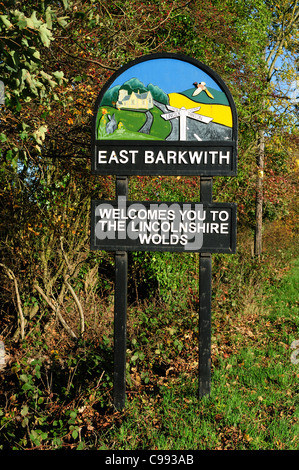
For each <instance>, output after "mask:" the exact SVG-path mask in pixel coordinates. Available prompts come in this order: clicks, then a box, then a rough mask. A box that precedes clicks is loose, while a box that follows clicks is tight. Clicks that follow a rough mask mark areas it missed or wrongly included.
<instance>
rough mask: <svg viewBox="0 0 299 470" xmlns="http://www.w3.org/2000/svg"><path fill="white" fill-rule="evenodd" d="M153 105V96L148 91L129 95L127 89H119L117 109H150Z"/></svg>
mask: <svg viewBox="0 0 299 470" xmlns="http://www.w3.org/2000/svg"><path fill="white" fill-rule="evenodd" d="M153 107H154V103H153V97H152V94H151V92H150V91H147V92H145V93H139V90H138V93H135V92H134V91H132V93H131V94H130V95H129V93H128V91H127V90H124V89H121V90H119V94H118V100H117V102H116V108H117V109H122V108H125V109H151V108H153Z"/></svg>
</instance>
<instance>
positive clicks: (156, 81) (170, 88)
mask: <svg viewBox="0 0 299 470" xmlns="http://www.w3.org/2000/svg"><path fill="white" fill-rule="evenodd" d="M130 78H138V79H139V80H140V81H141V82H142V83H143V84H144V85H145V86H147V85H148V84H149V83H152V84H153V85H157V86H159V87H160V88H161V89H162V90H163V91H164V92H165V93H167V94H168V93H175V92H182V91H185V90H188V89H189V88H192V87H193V83H194V82H198V83H200V82H206V84H207V86H208V87H210V88H214V89H215V90H219V91H222V90H221V89H220V88H219V86H218V85H217V83H216V82H215V81H214V80H213V79H212V78H211V77H210V76H209V75H207V74H206V73H205V72H204V71H203V70H201V69H200V68H198V67H196V66H195V65H193V64H191V63H189V62H186V61H184V60H180V59H172V58H165V59H163V58H161V59H150V60H147V61H145V62H140V63H138V64H136V65H133V66H132V67H130V68H129V69H127V70H126V71H125V72H123V73H122V74H121V75H119V76H118V77H117V78H116V80H115V81H114V82H113V83H112V85H111V86H110V88H111V87H113V86H115V85H123V84H124V82H126V81H127V80H130Z"/></svg>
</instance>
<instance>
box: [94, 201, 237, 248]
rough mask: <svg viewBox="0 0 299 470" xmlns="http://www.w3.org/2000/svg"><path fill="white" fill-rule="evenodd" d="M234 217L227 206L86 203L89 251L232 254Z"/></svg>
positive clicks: (148, 202)
mask: <svg viewBox="0 0 299 470" xmlns="http://www.w3.org/2000/svg"><path fill="white" fill-rule="evenodd" d="M236 218H237V207H236V205H235V204H228V203H195V202H184V203H182V202H150V201H143V202H139V201H138V202H132V201H128V200H126V198H125V197H118V200H117V201H92V211H91V249H92V250H105V251H180V252H201V253H235V250H236V226H237V224H236Z"/></svg>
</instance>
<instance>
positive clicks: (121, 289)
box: [113, 176, 128, 410]
mask: <svg viewBox="0 0 299 470" xmlns="http://www.w3.org/2000/svg"><path fill="white" fill-rule="evenodd" d="M127 195H128V177H126V176H124V177H116V198H118V197H119V196H125V197H126V198H127ZM127 287H128V253H127V252H126V251H117V252H116V253H115V293H114V296H115V297H114V373H113V374H114V375H113V400H114V406H115V407H116V408H117V409H118V410H121V409H123V408H124V406H125V400H126V349H127V344H126V343H127Z"/></svg>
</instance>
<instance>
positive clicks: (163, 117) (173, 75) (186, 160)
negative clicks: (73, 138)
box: [92, 53, 237, 176]
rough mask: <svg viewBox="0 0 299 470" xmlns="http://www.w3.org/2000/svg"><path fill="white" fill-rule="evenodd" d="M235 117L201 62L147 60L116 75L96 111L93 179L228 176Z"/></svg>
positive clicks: (168, 57) (233, 163) (232, 168)
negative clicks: (135, 176)
mask: <svg viewBox="0 0 299 470" xmlns="http://www.w3.org/2000/svg"><path fill="white" fill-rule="evenodd" d="M236 172H237V113H236V108H235V104H234V101H233V98H232V96H231V93H230V91H229V90H228V88H227V86H226V85H225V83H224V82H223V80H222V79H221V78H220V77H219V76H218V75H217V74H216V73H215V72H214V71H213V70H212V69H210V68H209V67H207V66H206V65H204V64H202V63H201V62H199V61H197V60H195V59H192V58H190V57H185V56H182V55H179V54H170V53H168V54H166V53H165V54H152V55H148V56H143V57H141V58H139V59H136V60H134V61H132V62H130V63H128V64H127V65H125V66H124V67H122V68H120V69H119V70H118V71H117V72H116V73H114V74H113V76H112V77H111V78H110V79H109V81H108V82H107V83H106V85H105V86H104V88H103V89H102V91H101V93H100V94H99V96H98V99H97V101H96V104H95V109H94V117H93V123H92V173H93V174H98V175H108V174H109V175H119V176H122V175H123V176H131V175H164V176H171V175H180V176H233V175H236Z"/></svg>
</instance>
